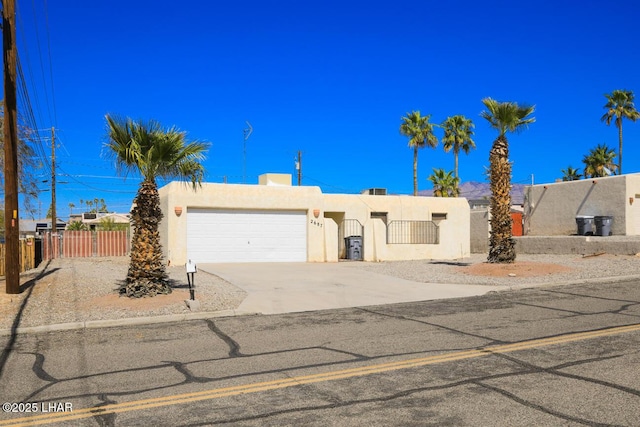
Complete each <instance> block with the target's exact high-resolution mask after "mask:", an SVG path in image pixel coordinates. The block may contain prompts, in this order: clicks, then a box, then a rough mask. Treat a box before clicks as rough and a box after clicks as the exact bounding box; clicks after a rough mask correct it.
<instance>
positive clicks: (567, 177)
mask: <svg viewBox="0 0 640 427" xmlns="http://www.w3.org/2000/svg"><path fill="white" fill-rule="evenodd" d="M561 172H562V180H563V181H577V180H579V179H580V178H582V175H580V171H579V170H578V169H574V168H572V167H571V166H567V168H566V169H562V170H561Z"/></svg>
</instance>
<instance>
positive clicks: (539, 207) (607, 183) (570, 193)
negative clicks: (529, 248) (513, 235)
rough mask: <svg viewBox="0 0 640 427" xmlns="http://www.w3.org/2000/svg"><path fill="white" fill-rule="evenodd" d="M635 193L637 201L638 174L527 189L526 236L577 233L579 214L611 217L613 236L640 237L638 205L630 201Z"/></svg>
mask: <svg viewBox="0 0 640 427" xmlns="http://www.w3.org/2000/svg"><path fill="white" fill-rule="evenodd" d="M636 193H638V198H640V177H639V176H638V175H637V174H634V175H621V176H611V177H606V178H595V179H583V180H578V181H570V182H558V183H553V184H543V185H534V186H529V187H527V188H526V189H525V216H526V217H527V219H526V220H525V234H526V235H529V236H554V235H556V236H558V235H560V236H563V235H564V236H566V235H572V234H576V233H577V226H576V219H575V218H576V216H578V215H592V216H602V215H606V216H613V224H612V227H611V231H612V233H613V234H614V235H634V234H640V230H639V229H638V228H640V227H637V226H636V225H635V224H636V223H637V221H635V220H634V218H637V217H638V214H639V213H640V203H630V201H629V199H630V198H632V199H634V201H635V199H636V197H635V196H636ZM638 202H640V200H638Z"/></svg>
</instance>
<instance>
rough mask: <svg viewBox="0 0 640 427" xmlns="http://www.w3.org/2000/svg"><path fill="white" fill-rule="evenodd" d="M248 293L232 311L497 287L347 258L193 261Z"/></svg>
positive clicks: (353, 303)
mask: <svg viewBox="0 0 640 427" xmlns="http://www.w3.org/2000/svg"><path fill="white" fill-rule="evenodd" d="M198 269H200V270H202V271H206V272H208V273H212V274H215V275H217V276H219V277H221V278H223V279H225V280H226V281H228V282H230V283H232V284H234V285H235V286H237V287H239V288H241V289H243V290H245V291H246V292H247V293H248V294H249V295H248V296H247V298H246V299H245V300H244V301H243V302H242V304H241V305H240V307H238V311H241V312H246V313H263V314H276V313H292V312H300V311H310V310H325V309H332V308H345V307H360V306H367V305H382V304H391V303H400V302H411V301H424V300H434V299H444V298H459V297H468V296H475V295H483V294H485V293H487V292H490V291H493V290H498V289H499V287H498V286H480V285H456V284H437V283H422V282H414V281H411V280H405V279H400V278H397V277H392V276H386V275H383V274H378V273H372V272H369V271H365V270H364V269H362V268H359V267H358V266H356V265H355V264H354V263H351V262H339V263H234V264H198Z"/></svg>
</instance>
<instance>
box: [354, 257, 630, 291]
mask: <svg viewBox="0 0 640 427" xmlns="http://www.w3.org/2000/svg"><path fill="white" fill-rule="evenodd" d="M486 260H487V256H486V255H484V254H472V255H471V257H470V258H464V259H462V260H454V261H429V260H427V261H391V262H379V263H354V265H356V264H357V267H358V268H363V269H366V270H369V271H372V272H375V273H380V274H387V275H390V276H395V277H400V278H403V279H407V280H414V281H417V282H428V283H429V282H430V283H458V284H469V285H505V286H512V285H526V284H531V285H533V284H544V283H561V282H567V281H579V280H583V279H592V278H598V277H617V276H632V275H640V256H629V255H610V254H600V255H591V256H582V255H530V254H522V255H518V258H517V259H516V263H514V264H488V263H486ZM509 274H512V275H513V276H509Z"/></svg>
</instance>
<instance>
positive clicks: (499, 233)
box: [487, 135, 516, 263]
mask: <svg viewBox="0 0 640 427" xmlns="http://www.w3.org/2000/svg"><path fill="white" fill-rule="evenodd" d="M489 163H490V169H489V172H490V177H491V178H490V180H491V181H490V182H491V184H490V187H491V202H490V209H491V234H490V237H489V257H488V259H487V261H488V262H491V263H511V262H514V261H515V259H516V252H515V241H514V240H513V237H512V235H511V224H512V220H511V163H509V143H508V141H507V138H506V137H505V136H504V135H500V136H499V137H498V139H496V140H495V141H494V143H493V147H492V148H491V152H490V154H489Z"/></svg>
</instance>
